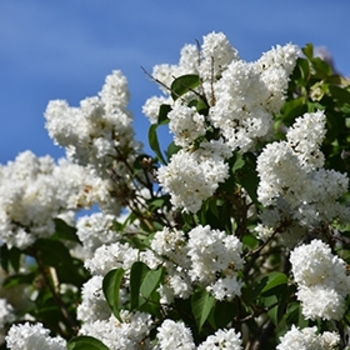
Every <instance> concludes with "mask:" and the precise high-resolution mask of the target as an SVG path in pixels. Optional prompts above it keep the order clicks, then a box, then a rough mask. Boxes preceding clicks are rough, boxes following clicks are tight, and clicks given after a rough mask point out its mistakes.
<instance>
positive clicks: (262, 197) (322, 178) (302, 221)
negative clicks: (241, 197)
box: [257, 111, 348, 244]
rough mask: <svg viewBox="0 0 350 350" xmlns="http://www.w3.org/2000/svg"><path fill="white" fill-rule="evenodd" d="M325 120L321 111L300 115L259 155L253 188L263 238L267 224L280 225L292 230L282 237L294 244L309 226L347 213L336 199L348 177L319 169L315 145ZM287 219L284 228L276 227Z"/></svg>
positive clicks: (267, 231) (320, 160)
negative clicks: (283, 136) (256, 182)
mask: <svg viewBox="0 0 350 350" xmlns="http://www.w3.org/2000/svg"><path fill="white" fill-rule="evenodd" d="M325 122H326V117H325V115H324V113H323V112H322V111H318V112H316V113H310V114H305V115H304V116H302V117H299V118H298V119H297V120H296V121H295V123H294V125H293V127H292V128H290V130H288V132H287V135H286V137H287V140H286V141H280V142H274V143H271V144H268V145H267V146H266V147H265V149H264V150H263V152H262V153H261V154H260V155H259V157H258V160H257V171H258V173H259V177H260V183H259V187H258V191H257V192H258V199H259V201H260V202H261V203H262V204H263V205H264V207H265V209H264V211H263V213H262V215H261V219H262V222H263V225H260V226H259V227H258V228H257V231H258V232H259V234H260V238H262V239H266V238H268V236H269V234H270V233H271V232H272V230H271V228H276V227H278V226H280V229H281V228H282V229H284V230H285V231H286V232H288V230H289V231H290V232H291V234H290V235H289V237H287V236H284V238H285V239H286V243H287V242H288V240H289V241H290V242H291V243H292V244H295V242H296V241H297V240H298V239H299V238H300V237H301V236H302V235H304V234H305V233H306V231H307V230H308V229H310V228H314V227H316V226H317V225H319V224H320V223H330V222H332V220H334V219H335V218H340V219H345V218H346V217H347V216H348V211H347V209H346V208H344V206H342V205H341V204H340V203H339V202H338V201H337V200H338V199H339V197H340V196H341V195H343V194H344V193H345V192H346V191H347V188H348V178H347V176H346V175H345V174H340V173H339V172H336V171H334V170H326V169H323V168H322V167H323V165H324V156H323V154H322V152H321V151H320V149H319V148H320V145H321V143H322V141H323V139H324V136H325V133H326V129H325ZM286 221H288V222H289V227H288V225H287V227H286V228H284V227H281V226H283V222H286ZM293 235H294V237H293Z"/></svg>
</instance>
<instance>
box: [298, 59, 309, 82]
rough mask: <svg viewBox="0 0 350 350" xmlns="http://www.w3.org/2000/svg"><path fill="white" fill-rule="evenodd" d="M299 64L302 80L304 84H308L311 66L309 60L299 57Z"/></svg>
mask: <svg viewBox="0 0 350 350" xmlns="http://www.w3.org/2000/svg"><path fill="white" fill-rule="evenodd" d="M297 65H298V68H299V70H300V77H301V81H302V82H303V84H302V85H303V86H306V83H307V82H308V80H309V77H310V66H309V61H308V60H306V59H303V58H298V60H297Z"/></svg>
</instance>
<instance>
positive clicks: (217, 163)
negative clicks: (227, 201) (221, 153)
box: [158, 150, 228, 213]
mask: <svg viewBox="0 0 350 350" xmlns="http://www.w3.org/2000/svg"><path fill="white" fill-rule="evenodd" d="M227 172H228V167H227V164H226V163H225V162H224V160H223V159H222V158H219V157H214V156H213V157H210V156H209V157H208V156H207V155H206V154H203V152H202V151H201V150H196V151H194V152H192V153H189V152H185V151H183V150H181V151H179V152H178V153H176V154H175V155H173V157H172V158H171V160H170V163H169V164H168V165H167V166H163V167H161V168H160V169H159V170H158V179H159V182H160V183H161V185H162V186H163V188H164V190H165V191H167V192H170V193H171V194H172V197H171V201H172V203H173V204H174V205H175V207H180V208H181V207H184V209H185V210H187V211H190V212H193V213H195V212H197V211H198V210H199V209H200V207H201V205H202V201H203V200H205V199H207V198H209V197H210V196H212V195H213V194H214V192H215V190H216V189H217V188H218V186H219V183H220V182H223V181H224V180H225V179H226V178H227V177H228V173H227Z"/></svg>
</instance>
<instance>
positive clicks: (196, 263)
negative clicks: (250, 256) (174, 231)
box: [188, 226, 244, 300]
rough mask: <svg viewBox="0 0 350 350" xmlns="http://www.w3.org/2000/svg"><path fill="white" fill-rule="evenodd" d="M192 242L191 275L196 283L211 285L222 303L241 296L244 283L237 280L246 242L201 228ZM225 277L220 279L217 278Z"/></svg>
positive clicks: (190, 235) (196, 230)
mask: <svg viewBox="0 0 350 350" xmlns="http://www.w3.org/2000/svg"><path fill="white" fill-rule="evenodd" d="M188 235H189V240H188V248H189V250H188V256H189V257H190V259H191V268H190V271H189V276H190V277H191V279H192V281H198V282H199V283H201V284H203V285H204V286H207V287H208V288H207V289H208V290H209V291H211V292H212V294H213V295H214V297H215V298H216V299H219V300H223V299H225V298H226V299H228V300H232V299H233V298H234V296H236V295H240V289H241V286H242V283H241V282H240V281H238V279H237V278H236V272H237V270H240V269H241V268H242V267H243V263H244V261H243V259H242V257H241V254H242V243H241V242H240V241H239V239H238V238H237V237H235V236H227V235H226V234H225V232H223V231H219V230H211V229H210V227H209V226H205V227H202V226H198V227H196V228H194V229H193V230H191V231H190V232H189V233H188ZM221 274H223V276H221V277H220V278H219V279H218V278H217V276H218V275H219V276H220V275H221Z"/></svg>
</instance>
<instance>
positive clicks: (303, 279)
mask: <svg viewBox="0 0 350 350" xmlns="http://www.w3.org/2000/svg"><path fill="white" fill-rule="evenodd" d="M290 262H291V264H292V272H293V275H294V279H295V282H296V283H297V284H298V292H297V297H298V300H300V301H301V303H302V313H303V315H304V316H305V318H306V319H312V320H315V319H319V318H321V319H326V320H340V319H341V318H342V317H343V314H344V311H345V298H346V296H347V295H348V294H349V291H350V276H347V273H346V264H345V262H344V261H343V260H342V259H340V258H339V257H338V256H335V255H333V254H332V252H331V249H330V247H329V246H328V245H327V244H325V243H324V242H322V241H320V240H317V239H314V240H313V241H312V242H311V243H310V244H303V245H301V246H299V247H297V248H295V249H294V250H293V251H292V252H291V255H290Z"/></svg>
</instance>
